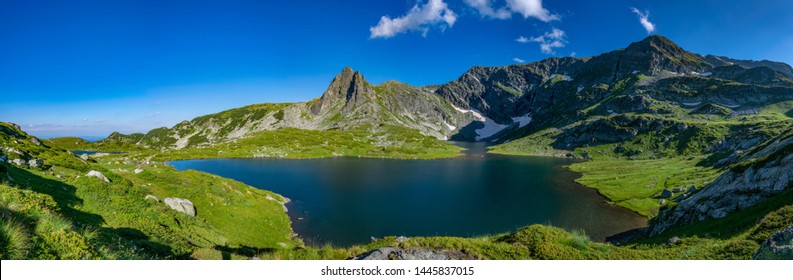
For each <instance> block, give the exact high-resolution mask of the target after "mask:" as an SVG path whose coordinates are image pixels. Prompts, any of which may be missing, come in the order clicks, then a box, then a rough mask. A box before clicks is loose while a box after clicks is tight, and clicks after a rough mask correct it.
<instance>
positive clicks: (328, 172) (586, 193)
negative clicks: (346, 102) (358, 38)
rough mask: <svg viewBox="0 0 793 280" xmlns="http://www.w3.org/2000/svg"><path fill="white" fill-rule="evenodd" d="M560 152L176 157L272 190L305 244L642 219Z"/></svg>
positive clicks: (187, 165) (590, 226) (602, 231)
mask: <svg viewBox="0 0 793 280" xmlns="http://www.w3.org/2000/svg"><path fill="white" fill-rule="evenodd" d="M570 163H571V161H569V160H565V159H557V158H542V157H518V156H502V155H491V154H481V153H478V152H476V151H474V152H469V154H468V155H465V156H462V157H458V158H453V159H441V160H397V159H367V158H324V159H300V160H289V159H209V160H187V161H177V162H172V163H171V164H172V165H173V166H174V167H176V168H177V169H179V170H186V169H195V170H200V171H205V172H208V173H213V174H217V175H220V176H223V177H228V178H233V179H236V180H239V181H242V182H245V183H246V184H249V185H252V186H255V187H257V188H261V189H266V190H272V191H274V192H276V193H279V194H282V195H284V196H286V197H288V198H290V199H291V200H292V202H291V203H289V204H287V207H288V208H289V216H290V218H291V220H292V227H293V228H294V230H295V232H297V233H298V234H299V235H300V236H301V237H302V238H303V239H304V240H305V241H306V242H307V243H309V244H315V245H317V244H326V243H331V244H334V245H342V246H346V245H351V244H360V243H366V242H369V241H370V237H372V236H375V237H382V236H389V235H397V236H398V235H404V236H430V235H446V236H463V237H470V236H478V235H484V234H493V233H503V232H507V231H512V230H515V229H518V228H520V227H524V226H527V225H531V224H550V225H554V226H559V227H562V228H566V229H569V230H573V229H584V230H585V231H586V233H587V234H588V235H589V236H590V237H591V238H592V239H594V240H603V239H604V238H605V237H606V236H609V235H613V234H615V233H619V232H622V231H625V230H628V229H633V228H637V227H641V226H644V225H646V220H645V219H644V218H642V217H641V216H639V215H636V214H634V213H632V212H630V211H627V210H625V209H623V208H619V207H616V206H611V205H608V204H607V203H606V202H605V198H603V197H602V196H600V195H598V194H597V192H595V191H594V190H592V189H589V188H586V187H584V186H581V185H579V184H577V183H575V182H574V181H573V180H574V179H575V178H576V176H577V174H575V173H573V172H570V171H568V170H566V169H564V168H563V167H562V166H563V165H566V164H570Z"/></svg>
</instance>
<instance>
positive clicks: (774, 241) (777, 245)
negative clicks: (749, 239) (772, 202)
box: [752, 226, 793, 260]
mask: <svg viewBox="0 0 793 280" xmlns="http://www.w3.org/2000/svg"><path fill="white" fill-rule="evenodd" d="M752 258H753V259H755V260H793V226H789V227H787V228H786V229H784V230H782V231H780V232H777V233H776V234H774V235H773V236H771V237H770V238H768V240H766V241H765V242H763V245H760V249H757V252H756V253H754V256H752Z"/></svg>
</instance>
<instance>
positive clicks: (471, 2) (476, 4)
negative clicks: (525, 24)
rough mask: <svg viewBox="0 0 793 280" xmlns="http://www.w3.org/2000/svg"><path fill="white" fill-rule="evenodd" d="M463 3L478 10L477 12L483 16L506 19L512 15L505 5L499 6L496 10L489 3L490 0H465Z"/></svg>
mask: <svg viewBox="0 0 793 280" xmlns="http://www.w3.org/2000/svg"><path fill="white" fill-rule="evenodd" d="M465 3H466V4H468V6H471V7H473V8H475V9H476V10H477V11H479V14H480V15H482V16H483V17H489V18H497V19H508V18H510V17H512V12H511V11H510V10H508V9H507V8H506V7H502V8H499V9H498V10H495V9H493V6H491V5H490V0H465Z"/></svg>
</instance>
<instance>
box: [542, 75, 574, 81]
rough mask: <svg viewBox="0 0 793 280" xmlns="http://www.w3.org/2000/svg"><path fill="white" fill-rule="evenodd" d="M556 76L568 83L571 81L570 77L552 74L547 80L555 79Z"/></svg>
mask: <svg viewBox="0 0 793 280" xmlns="http://www.w3.org/2000/svg"><path fill="white" fill-rule="evenodd" d="M557 76H560V77H562V79H563V80H565V81H568V82H569V81H572V80H573V78H571V77H570V76H567V75H562V74H552V75H551V76H550V77H548V79H553V78H556V77H557Z"/></svg>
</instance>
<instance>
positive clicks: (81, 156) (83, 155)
mask: <svg viewBox="0 0 793 280" xmlns="http://www.w3.org/2000/svg"><path fill="white" fill-rule="evenodd" d="M80 158H81V159H83V160H88V154H82V155H80Z"/></svg>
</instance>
